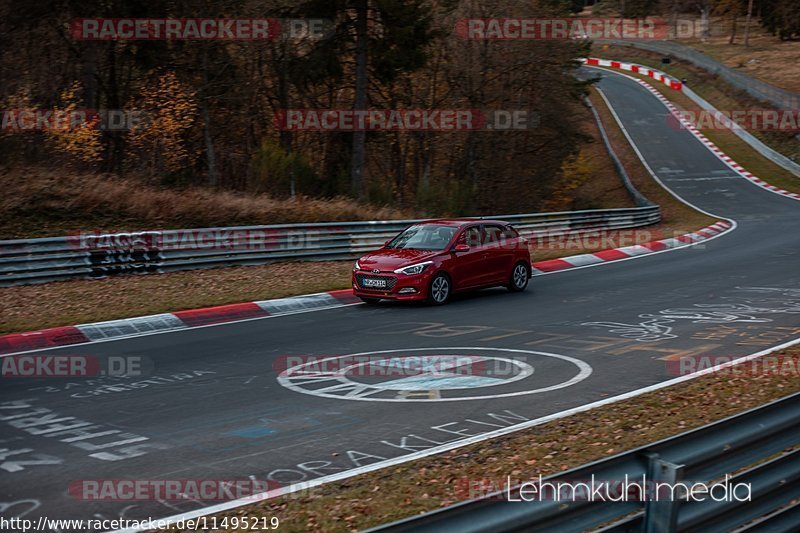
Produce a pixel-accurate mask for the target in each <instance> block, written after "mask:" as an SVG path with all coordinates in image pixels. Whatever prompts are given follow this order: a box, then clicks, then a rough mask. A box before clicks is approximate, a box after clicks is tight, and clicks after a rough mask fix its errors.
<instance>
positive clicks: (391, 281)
mask: <svg viewBox="0 0 800 533" xmlns="http://www.w3.org/2000/svg"><path fill="white" fill-rule="evenodd" d="M365 279H385V280H386V287H385V288H384V287H365V286H364V280H365ZM356 281H358V286H359V287H361V288H362V289H364V290H365V291H378V292H387V291H390V290H392V289H393V288H394V285H395V283H397V278H395V277H393V276H368V275H367V274H358V273H357V274H356Z"/></svg>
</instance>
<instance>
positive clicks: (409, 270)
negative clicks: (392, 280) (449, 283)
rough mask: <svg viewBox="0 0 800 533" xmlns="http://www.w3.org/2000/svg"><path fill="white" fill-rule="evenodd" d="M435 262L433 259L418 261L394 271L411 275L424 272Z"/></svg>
mask: <svg viewBox="0 0 800 533" xmlns="http://www.w3.org/2000/svg"><path fill="white" fill-rule="evenodd" d="M430 264H433V261H425V262H424V263H417V264H416V265H409V266H407V267H403V268H398V269H397V270H395V271H394V273H395V274H407V275H409V276H411V275H414V274H422V271H423V270H425V269H426V268H428V265H430Z"/></svg>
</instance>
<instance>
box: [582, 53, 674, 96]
mask: <svg viewBox="0 0 800 533" xmlns="http://www.w3.org/2000/svg"><path fill="white" fill-rule="evenodd" d="M579 61H580V62H581V63H583V64H584V65H590V66H595V67H608V68H618V69H620V70H627V71H628V72H634V73H636V74H641V75H642V76H648V77H650V78H653V79H654V80H657V81H660V82H661V83H663V84H664V85H666V86H667V87H669V88H670V89H675V90H676V91H680V90H682V89H683V83H682V82H680V81H678V80H676V79H675V78H672V77H670V76H668V75H667V74H665V73H663V72H661V71H660V70H656V69H652V68H650V67H646V66H644V65H637V64H636V63H625V62H623V61H612V60H610V59H599V58H597V57H586V58H581V59H580V60H579Z"/></svg>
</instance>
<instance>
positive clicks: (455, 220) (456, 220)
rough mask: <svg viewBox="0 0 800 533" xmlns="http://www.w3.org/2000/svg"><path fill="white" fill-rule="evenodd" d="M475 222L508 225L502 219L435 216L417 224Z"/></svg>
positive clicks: (456, 225) (450, 224) (451, 224)
mask: <svg viewBox="0 0 800 533" xmlns="http://www.w3.org/2000/svg"><path fill="white" fill-rule="evenodd" d="M475 223H482V224H499V225H501V226H507V225H508V222H503V221H502V220H488V219H483V218H437V219H432V220H423V221H422V222H417V224H438V225H442V226H455V227H461V226H466V225H467V224H475Z"/></svg>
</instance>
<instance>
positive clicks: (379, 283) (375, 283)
mask: <svg viewBox="0 0 800 533" xmlns="http://www.w3.org/2000/svg"><path fill="white" fill-rule="evenodd" d="M361 284H362V285H364V287H375V288H376V289H385V288H386V280H385V279H369V278H367V279H365V280H364V281H362V282H361Z"/></svg>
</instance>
